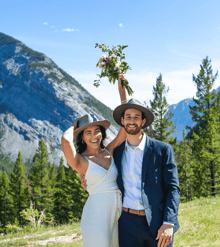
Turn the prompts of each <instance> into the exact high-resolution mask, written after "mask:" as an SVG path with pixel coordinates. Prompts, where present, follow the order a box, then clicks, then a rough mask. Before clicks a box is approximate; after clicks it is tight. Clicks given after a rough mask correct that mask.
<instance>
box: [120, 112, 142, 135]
mask: <svg viewBox="0 0 220 247" xmlns="http://www.w3.org/2000/svg"><path fill="white" fill-rule="evenodd" d="M121 123H122V125H123V126H124V128H125V130H126V132H127V133H128V134H130V135H137V134H138V133H139V132H140V131H141V128H142V127H143V126H144V124H145V123H146V119H145V118H144V119H143V120H142V112H141V111H139V110H137V109H133V108H130V109H127V110H125V112H124V117H121Z"/></svg>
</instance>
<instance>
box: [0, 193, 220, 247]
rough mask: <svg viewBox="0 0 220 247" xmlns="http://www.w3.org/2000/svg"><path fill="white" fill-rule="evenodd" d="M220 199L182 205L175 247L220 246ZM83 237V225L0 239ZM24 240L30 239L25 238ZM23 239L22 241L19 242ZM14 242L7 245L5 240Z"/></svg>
mask: <svg viewBox="0 0 220 247" xmlns="http://www.w3.org/2000/svg"><path fill="white" fill-rule="evenodd" d="M219 208H220V197H215V198H202V199H199V200H194V201H191V202H187V203H181V204H180V208H179V217H178V218H179V222H180V229H179V230H178V232H177V233H176V234H175V237H174V247H183V246H184V247H185V246H187V247H196V246H199V247H206V246H207V247H217V246H220V238H219V236H220V214H219V212H220V211H219ZM74 233H75V235H76V236H80V234H81V231H80V222H76V223H73V224H68V225H61V226H56V227H52V226H51V227H45V226H43V227H41V228H39V229H38V230H36V231H34V232H33V233H30V232H23V231H22V232H18V233H16V234H8V235H6V236H3V237H0V246H2V247H5V246H42V245H40V244H37V241H39V240H47V239H49V238H51V237H62V236H64V238H65V237H66V238H67V237H68V236H71V235H72V234H74ZM21 237H27V238H25V239H23V238H21ZM16 238H20V239H16ZM7 239H10V240H9V241H7V242H1V241H2V240H7ZM46 246H52V247H53V246H58V247H61V246H63V247H70V246H71V247H82V241H81V240H74V241H72V242H71V243H58V242H52V241H51V242H50V243H48V244H47V245H46Z"/></svg>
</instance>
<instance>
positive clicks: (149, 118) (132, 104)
mask: <svg viewBox="0 0 220 247" xmlns="http://www.w3.org/2000/svg"><path fill="white" fill-rule="evenodd" d="M130 108H134V109H137V110H139V111H141V112H142V113H143V114H144V117H145V118H146V123H145V125H144V126H143V127H142V129H144V128H146V127H147V126H150V125H151V124H152V122H153V121H154V115H153V113H152V112H151V111H150V110H148V109H147V108H146V107H145V106H144V105H142V104H141V102H139V101H138V100H136V99H130V100H129V101H128V102H127V103H126V104H123V105H119V106H117V107H116V108H115V110H114V111H113V118H114V119H115V121H116V123H117V124H119V125H121V126H123V125H122V123H121V117H122V114H123V113H124V111H125V110H127V109H130Z"/></svg>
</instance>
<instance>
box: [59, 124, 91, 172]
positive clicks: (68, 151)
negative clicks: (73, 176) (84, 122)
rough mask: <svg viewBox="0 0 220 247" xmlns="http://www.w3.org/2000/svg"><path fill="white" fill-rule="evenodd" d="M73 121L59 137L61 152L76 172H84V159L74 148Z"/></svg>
mask: <svg viewBox="0 0 220 247" xmlns="http://www.w3.org/2000/svg"><path fill="white" fill-rule="evenodd" d="M76 123H77V121H75V122H74V123H73V126H71V127H70V128H69V129H67V130H66V131H65V132H64V134H63V136H62V139H61V146H62V150H63V153H64V155H65V157H66V160H67V163H68V164H69V165H70V166H71V167H72V168H73V169H74V170H76V171H77V172H78V173H80V174H81V173H84V172H85V171H86V166H87V164H86V160H85V158H84V157H82V156H81V155H80V154H78V153H77V152H76V149H75V147H74V144H73V133H74V129H75V128H76Z"/></svg>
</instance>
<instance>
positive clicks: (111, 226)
mask: <svg viewBox="0 0 220 247" xmlns="http://www.w3.org/2000/svg"><path fill="white" fill-rule="evenodd" d="M87 160H88V162H89V166H88V169H87V172H86V175H85V179H86V180H87V190H88V192H89V198H88V199H87V201H86V204H85V206H84V208H83V213H82V218H81V233H82V241H83V247H118V246H119V240H118V219H119V217H120V216H121V213H122V201H121V192H120V190H119V189H118V185H117V183H116V179H117V175H118V171H117V168H116V166H115V163H114V160H113V158H112V161H111V165H110V167H109V169H108V170H106V169H105V168H103V167H101V166H99V165H98V164H96V163H94V162H93V161H91V160H89V159H87Z"/></svg>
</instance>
